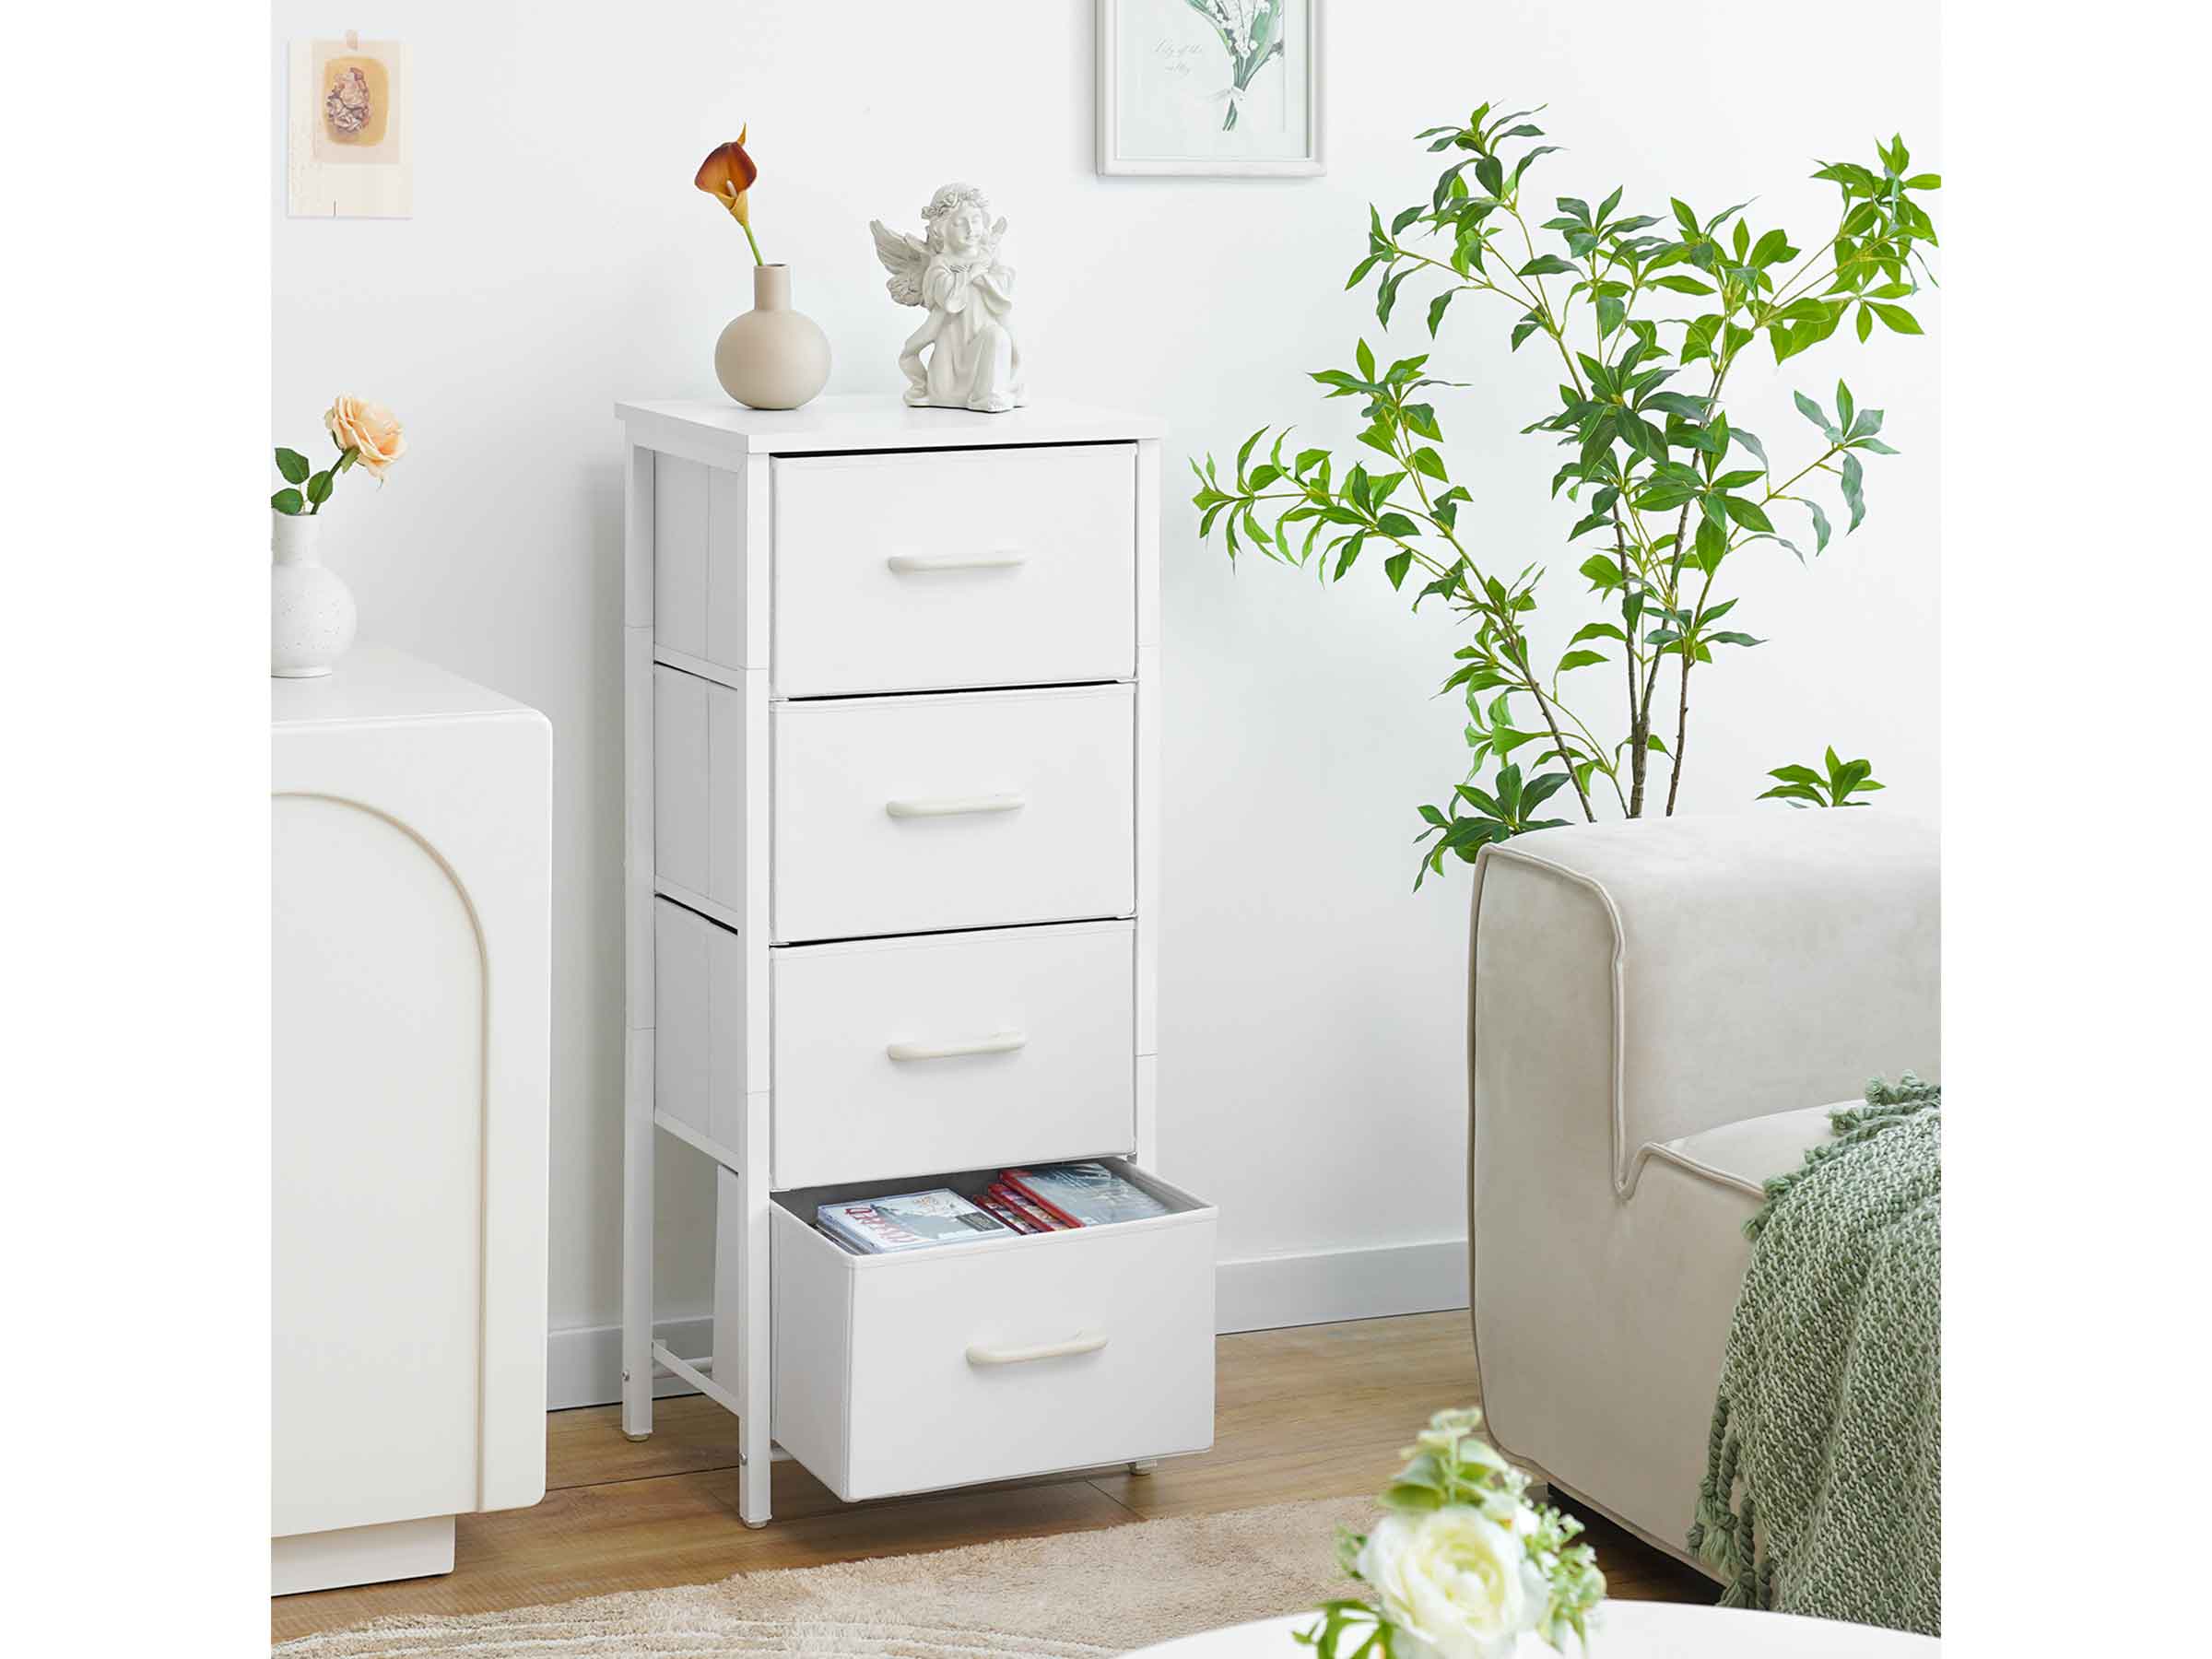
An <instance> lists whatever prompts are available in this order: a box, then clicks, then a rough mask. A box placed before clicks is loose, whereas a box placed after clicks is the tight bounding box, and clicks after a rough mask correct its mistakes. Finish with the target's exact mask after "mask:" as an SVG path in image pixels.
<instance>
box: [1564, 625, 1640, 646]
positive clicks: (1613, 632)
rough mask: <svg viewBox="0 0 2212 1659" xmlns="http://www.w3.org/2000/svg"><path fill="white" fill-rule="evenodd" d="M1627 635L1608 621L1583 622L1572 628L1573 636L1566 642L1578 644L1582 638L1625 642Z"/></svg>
mask: <svg viewBox="0 0 2212 1659" xmlns="http://www.w3.org/2000/svg"><path fill="white" fill-rule="evenodd" d="M1628 637H1629V636H1628V635H1627V634H1624V633H1622V632H1621V631H1620V629H1618V628H1616V627H1614V626H1613V624H1612V623H1610V622H1585V623H1583V625H1582V627H1580V628H1578V629H1575V630H1574V638H1573V639H1571V640H1570V641H1567V643H1569V644H1570V645H1579V644H1581V643H1582V642H1583V641H1584V640H1619V641H1622V642H1623V643H1626V642H1627V641H1628Z"/></svg>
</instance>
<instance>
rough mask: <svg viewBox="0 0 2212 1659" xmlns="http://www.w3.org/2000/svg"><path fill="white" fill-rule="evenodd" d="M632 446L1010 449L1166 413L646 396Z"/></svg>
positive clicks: (1127, 435) (632, 429)
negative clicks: (751, 403) (794, 405)
mask: <svg viewBox="0 0 2212 1659" xmlns="http://www.w3.org/2000/svg"><path fill="white" fill-rule="evenodd" d="M615 414H616V416H617V417H618V418H620V420H621V421H622V423H623V424H624V425H625V426H626V427H627V428H628V429H629V436H630V441H632V442H634V443H641V444H644V445H645V446H646V447H648V448H651V449H661V450H667V451H669V452H671V453H679V454H680V453H689V454H692V455H694V456H695V457H696V458H698V459H700V460H702V461H712V462H715V463H717V464H718V465H725V466H726V465H735V464H736V463H737V462H738V461H740V460H742V459H743V458H744V457H745V456H747V455H809V454H813V455H818V454H831V453H849V452H852V451H854V450H907V449H981V448H1006V447H1014V446H1019V445H1023V444H1031V443H1116V442H1124V443H1125V442H1129V441H1133V440H1135V439H1140V438H1159V437H1160V436H1162V435H1163V434H1164V433H1165V431H1166V426H1165V424H1164V423H1163V422H1162V421H1161V420H1160V419H1159V417H1158V416H1154V415H1138V414H1132V413H1130V412H1129V411H1127V410H1124V409H1100V408H1093V407H1091V406H1088V405H1084V404H1071V403H1055V402H1052V401H1049V400H1048V401H1046V402H1043V403H1033V404H1025V405H1023V406H1021V407H1020V408H1018V409H1008V410H1007V411H1006V413H1004V414H1002V415H980V414H976V413H974V412H972V411H971V410H967V409H910V408H908V407H907V406H905V405H904V404H902V403H900V401H899V399H898V398H897V397H895V396H892V395H889V394H884V393H863V394H853V395H840V396H834V397H818V398H816V399H815V400H814V401H813V402H812V403H810V404H808V405H806V407H804V408H799V409H748V408H746V407H744V406H741V405H738V404H734V403H731V402H730V401H729V400H728V399H726V398H710V397H690V398H640V399H634V400H629V401H624V402H619V403H617V404H616V405H615Z"/></svg>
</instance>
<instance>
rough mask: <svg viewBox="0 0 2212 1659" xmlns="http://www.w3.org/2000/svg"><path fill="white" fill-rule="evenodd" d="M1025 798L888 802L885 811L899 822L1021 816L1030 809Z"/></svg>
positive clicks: (961, 797)
mask: <svg viewBox="0 0 2212 1659" xmlns="http://www.w3.org/2000/svg"><path fill="white" fill-rule="evenodd" d="M1029 804H1030V803H1029V798H1028V797H1027V796H1026V795H1018V794H986V795H924V797H922V798H921V799H919V800H913V801H886V802H885V803H884V804H883V809H884V811H885V812H887V813H888V814H889V815H890V816H891V817H893V818H958V817H959V816H960V815H961V814H963V813H969V812H1019V811H1020V810H1021V809H1022V808H1023V807H1024V806H1028V805H1029Z"/></svg>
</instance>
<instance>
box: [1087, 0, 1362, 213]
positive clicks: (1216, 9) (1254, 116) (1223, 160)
mask: <svg viewBox="0 0 2212 1659" xmlns="http://www.w3.org/2000/svg"><path fill="white" fill-rule="evenodd" d="M1322 3H1323V0H1098V7H1099V171H1100V172H1102V173H1154V174H1159V173H1182V174H1215V175H1218V176H1223V177H1253V176H1262V177H1265V176H1268V175H1274V176H1277V177H1287V176H1297V175H1300V174H1312V173H1318V172H1320V171H1322V162H1321V8H1322Z"/></svg>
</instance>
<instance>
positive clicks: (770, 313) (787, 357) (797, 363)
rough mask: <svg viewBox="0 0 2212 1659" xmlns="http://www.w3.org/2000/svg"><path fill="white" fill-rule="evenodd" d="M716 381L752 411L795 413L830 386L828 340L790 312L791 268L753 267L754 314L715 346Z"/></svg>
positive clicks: (734, 325)
mask: <svg viewBox="0 0 2212 1659" xmlns="http://www.w3.org/2000/svg"><path fill="white" fill-rule="evenodd" d="M714 378H715V379H716V380H718V381H720V382H722V389H723V390H724V392H727V393H728V394H730V395H731V396H732V397H734V398H735V399H736V400H737V401H738V402H739V403H741V404H744V405H745V406H747V407H748V408H754V409H795V408H797V407H798V406H800V405H801V404H806V403H812V402H813V401H814V400H815V398H816V397H817V396H818V395H819V394H820V393H821V390H822V388H823V387H824V386H825V385H827V384H828V383H829V382H830V336H829V335H826V334H824V333H823V332H822V330H821V325H820V324H818V323H817V322H815V320H814V319H813V318H812V317H809V316H806V315H805V314H804V313H802V312H795V311H793V310H792V309H791V267H790V266H789V265H755V266H754V267H753V309H752V310H751V311H749V312H745V313H744V314H743V315H741V316H737V317H734V318H732V319H731V320H730V325H729V326H728V327H727V328H725V329H724V330H723V331H722V338H720V339H719V340H717V341H715V342H714Z"/></svg>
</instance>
